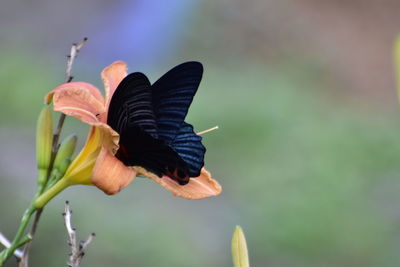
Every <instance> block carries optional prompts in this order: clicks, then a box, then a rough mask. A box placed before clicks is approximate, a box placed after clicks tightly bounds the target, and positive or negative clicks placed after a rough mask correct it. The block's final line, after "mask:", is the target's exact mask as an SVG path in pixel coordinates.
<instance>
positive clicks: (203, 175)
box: [134, 167, 222, 199]
mask: <svg viewBox="0 0 400 267" xmlns="http://www.w3.org/2000/svg"><path fill="white" fill-rule="evenodd" d="M134 168H135V169H136V170H137V171H138V175H144V176H146V177H148V178H150V179H152V180H153V181H155V182H157V183H159V184H160V185H161V186H163V187H164V188H165V189H167V190H169V191H171V192H172V194H174V195H175V196H178V197H182V198H186V199H202V198H206V197H211V196H216V195H219V194H220V193H221V191H222V187H221V185H220V184H219V183H218V182H217V181H216V180H214V179H213V178H212V177H211V174H210V173H209V172H208V171H207V170H206V169H205V168H202V169H201V172H200V176H198V177H195V178H190V180H189V183H188V184H186V185H183V186H182V185H179V184H178V183H177V182H176V181H174V180H172V179H171V178H169V177H168V176H165V175H164V176H163V177H161V178H159V177H158V176H157V175H155V174H153V173H151V172H149V171H147V170H145V169H144V168H142V167H134Z"/></svg>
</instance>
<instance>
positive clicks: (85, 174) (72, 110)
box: [45, 61, 221, 199]
mask: <svg viewBox="0 0 400 267" xmlns="http://www.w3.org/2000/svg"><path fill="white" fill-rule="evenodd" d="M127 74H128V73H127V66H126V64H125V63H124V62H121V61H118V62H114V63H112V64H111V65H110V66H108V67H106V68H105V69H104V70H103V71H102V73H101V78H102V80H103V83H104V89H105V97H103V95H102V94H101V93H100V91H99V90H98V89H97V88H96V87H94V86H93V85H91V84H88V83H85V82H71V83H65V84H62V85H60V86H58V87H57V88H55V89H54V90H53V91H51V92H50V93H49V94H48V95H47V96H46V98H45V101H46V103H51V102H53V105H54V110H55V111H58V112H62V113H64V114H66V115H69V116H73V117H75V118H77V119H79V120H81V121H82V122H85V123H87V124H89V125H91V129H90V133H89V136H88V138H87V141H86V144H85V146H84V148H83V149H82V151H81V152H80V154H78V156H77V157H76V158H75V160H74V161H73V162H72V163H71V165H70V166H69V168H68V170H67V172H66V174H65V176H64V178H63V179H61V180H60V182H59V183H60V185H59V187H60V190H62V189H61V188H65V187H67V186H69V185H74V184H85V185H95V186H97V187H98V188H100V189H101V190H103V191H104V192H105V193H106V194H116V193H118V192H119V191H120V190H121V189H122V188H124V187H126V186H127V185H128V184H130V183H131V182H132V181H133V180H134V178H135V177H136V176H139V175H141V176H145V177H148V178H150V179H152V180H154V181H155V182H157V183H159V184H160V185H161V186H163V187H164V188H166V189H167V190H169V191H171V192H172V193H173V194H174V195H176V196H179V197H183V198H186V199H201V198H205V197H209V196H215V195H218V194H219V193H220V192H221V186H220V185H219V183H218V182H217V181H215V180H214V179H213V178H212V177H211V175H210V173H209V172H208V171H207V170H206V169H205V168H202V169H201V171H200V175H199V176H198V177H193V178H190V180H189V183H188V184H186V185H179V184H178V183H177V182H176V181H175V180H173V179H172V178H171V177H168V176H167V175H163V176H162V177H159V176H157V175H156V174H154V173H152V172H151V171H149V170H146V169H145V168H143V167H141V166H126V165H125V164H124V163H123V162H122V161H120V160H119V159H118V158H117V157H116V156H115V155H116V153H117V152H118V149H119V134H118V133H117V132H116V131H115V130H113V129H112V128H111V127H110V126H109V125H107V115H108V106H109V104H110V101H111V97H112V95H113V93H114V91H115V90H116V88H117V87H118V85H119V84H120V82H121V81H122V80H123V79H124V78H125V76H127ZM132 138H134V136H133V137H132ZM56 186H57V185H56Z"/></svg>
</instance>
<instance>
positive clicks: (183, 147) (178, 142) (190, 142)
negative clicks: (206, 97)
mask: <svg viewBox="0 0 400 267" xmlns="http://www.w3.org/2000/svg"><path fill="white" fill-rule="evenodd" d="M201 139H202V138H201V136H198V135H197V134H196V133H195V132H194V131H193V126H192V125H190V124H189V123H186V122H183V123H182V125H181V127H180V129H179V132H178V135H177V136H176V138H175V139H174V141H172V143H171V144H170V146H171V147H172V149H173V150H175V151H176V152H177V153H178V155H179V156H180V157H181V158H182V159H183V160H184V161H185V162H186V164H187V166H188V170H189V176H190V177H197V176H199V175H200V171H201V168H202V167H203V166H204V154H205V152H206V148H205V147H204V146H203V144H202V143H201Z"/></svg>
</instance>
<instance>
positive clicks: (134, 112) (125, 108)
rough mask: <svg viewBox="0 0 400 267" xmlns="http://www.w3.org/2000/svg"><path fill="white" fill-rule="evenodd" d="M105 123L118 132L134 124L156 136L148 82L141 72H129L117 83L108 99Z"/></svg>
mask: <svg viewBox="0 0 400 267" xmlns="http://www.w3.org/2000/svg"><path fill="white" fill-rule="evenodd" d="M107 124H108V125H110V126H111V128H113V129H114V130H115V131H117V132H118V133H122V132H124V131H125V129H127V128H128V127H131V126H133V125H136V126H138V127H139V128H141V129H142V130H144V131H145V132H146V133H148V134H150V135H151V136H153V137H155V138H157V125H156V122H155V115H154V112H153V107H152V96H151V90H150V82H149V80H148V79H147V77H146V76H145V75H144V74H143V73H139V72H135V73H132V74H129V75H128V76H126V77H125V78H124V79H123V80H122V82H121V83H120V84H119V85H118V87H117V89H116V90H115V92H114V94H113V96H112V98H111V101H110V105H109V109H108V118H107ZM132 138H135V137H134V136H132Z"/></svg>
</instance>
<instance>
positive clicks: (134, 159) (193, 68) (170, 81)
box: [107, 62, 206, 185]
mask: <svg viewBox="0 0 400 267" xmlns="http://www.w3.org/2000/svg"><path fill="white" fill-rule="evenodd" d="M202 74H203V67H202V65H201V64H200V63H198V62H187V63H183V64H181V65H178V66H177V67H175V68H173V69H172V70H170V71H169V72H167V73H166V74H165V75H164V76H162V77H161V78H160V79H159V80H158V81H157V82H155V83H154V84H153V85H152V86H151V85H150V82H149V80H148V79H147V77H146V76H145V75H144V74H142V73H138V72H136V73H132V74H129V75H128V76H127V77H125V79H123V80H122V82H121V83H120V84H119V85H118V87H117V89H116V91H115V92H114V94H113V96H112V99H111V101H110V106H109V110H108V118H107V123H108V125H110V126H111V127H112V128H113V129H114V130H115V131H117V132H118V133H119V135H120V142H119V145H120V148H119V150H118V152H117V154H116V155H115V156H116V157H117V158H118V159H120V160H121V161H122V162H123V163H124V164H125V165H126V166H141V167H144V168H145V169H147V170H149V171H151V172H153V173H155V174H156V175H158V176H159V177H162V176H163V175H167V176H169V177H171V178H172V179H174V180H175V181H177V182H178V183H179V184H180V185H185V184H187V183H188V182H189V179H190V177H197V176H199V175H200V171H201V168H202V167H203V165H204V153H205V151H206V149H205V147H204V146H203V145H202V144H201V137H200V136H198V135H197V134H195V133H194V131H193V127H192V125H190V124H188V123H186V122H184V119H185V117H186V114H187V112H188V109H189V106H190V104H191V102H192V100H193V97H194V95H195V93H196V91H197V88H198V86H199V84H200V81H201V77H202Z"/></svg>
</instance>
